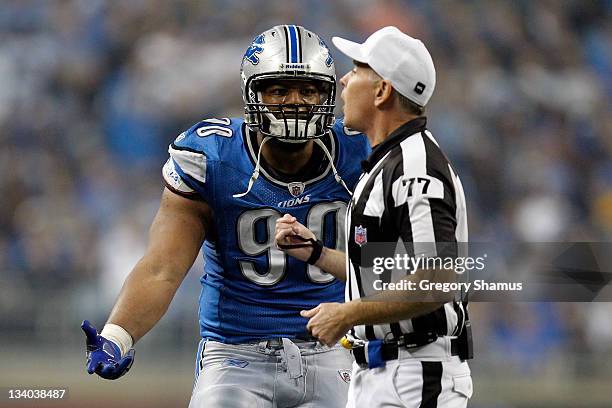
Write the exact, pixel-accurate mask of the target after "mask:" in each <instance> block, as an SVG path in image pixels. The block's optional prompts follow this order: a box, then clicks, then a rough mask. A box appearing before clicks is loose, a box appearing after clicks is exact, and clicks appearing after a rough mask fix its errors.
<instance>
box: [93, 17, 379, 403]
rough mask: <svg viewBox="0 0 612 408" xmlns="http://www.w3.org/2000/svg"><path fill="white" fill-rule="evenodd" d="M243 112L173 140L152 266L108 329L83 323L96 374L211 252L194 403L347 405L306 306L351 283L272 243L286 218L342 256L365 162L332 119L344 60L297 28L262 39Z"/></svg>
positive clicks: (337, 357) (334, 363)
mask: <svg viewBox="0 0 612 408" xmlns="http://www.w3.org/2000/svg"><path fill="white" fill-rule="evenodd" d="M241 77H242V94H243V99H244V103H245V118H244V120H243V119H237V118H216V119H207V120H203V121H201V122H199V123H198V124H196V125H194V126H192V127H191V128H190V129H189V130H187V131H185V132H183V133H181V134H180V135H179V136H178V137H177V138H176V140H175V141H174V142H173V143H172V144H171V145H170V147H169V149H168V151H169V153H170V158H169V160H168V161H167V162H166V164H165V165H164V167H163V176H164V180H165V183H166V188H165V190H164V192H163V195H162V200H161V205H160V209H159V211H158V213H157V215H156V217H155V220H154V221H153V224H152V226H151V231H150V242H149V246H148V249H147V251H146V253H145V255H144V256H143V258H142V259H141V260H140V261H139V262H138V264H137V265H136V266H135V268H134V269H133V271H132V272H131V274H130V275H129V276H128V278H127V279H126V282H125V284H124V286H123V289H122V291H121V293H120V295H119V298H118V300H117V302H116V304H115V306H114V308H113V310H112V312H111V314H110V317H109V319H108V322H107V324H106V325H105V326H104V329H103V330H102V332H101V333H98V332H97V330H96V329H95V328H94V327H93V326H92V325H91V324H90V323H89V322H87V321H84V322H83V330H84V331H85V333H86V335H87V350H88V353H87V358H88V359H87V370H88V372H89V373H94V372H95V373H97V374H98V375H100V376H101V377H104V378H108V379H115V378H118V377H120V376H121V375H123V374H124V373H125V372H127V371H128V370H129V368H130V366H131V365H132V362H133V359H134V351H133V348H132V346H133V343H135V342H136V341H138V339H140V338H141V337H142V336H143V335H144V334H145V333H147V332H148V331H149V330H150V329H151V328H152V327H153V326H154V325H155V324H156V323H157V321H158V320H159V319H160V318H161V317H162V315H163V314H164V313H165V311H166V310H167V308H168V305H169V304H170V301H171V300H172V298H173V296H174V294H175V292H176V290H177V288H178V287H179V285H180V283H181V282H182V280H183V278H184V277H185V274H186V273H187V271H188V270H189V268H190V267H191V265H192V264H193V262H194V259H195V257H196V256H197V255H198V252H199V251H200V248H202V251H203V255H204V259H205V266H204V274H203V276H202V278H201V284H202V292H201V297H200V307H199V314H200V334H201V337H202V340H201V341H200V344H199V347H198V351H197V357H196V358H197V360H196V370H195V376H196V382H195V386H194V390H193V394H192V397H191V403H190V406H191V407H203V406H206V407H232V408H236V407H255V406H257V407H268V406H269V407H272V406H293V407H299V406H316V407H344V406H345V404H346V398H347V391H348V382H349V379H350V377H349V373H350V369H351V363H352V359H351V357H350V354H348V352H347V351H346V350H345V349H343V348H342V347H339V346H335V347H327V346H324V345H322V344H321V343H319V342H317V341H316V339H314V338H312V337H311V336H310V335H309V333H308V331H307V330H306V319H305V318H303V317H301V316H300V311H301V310H307V309H311V308H313V307H315V306H316V305H318V304H320V303H322V302H341V301H342V299H343V298H344V283H343V282H341V281H338V280H337V279H336V278H335V277H334V276H332V275H330V274H328V273H326V272H325V271H322V270H320V269H319V268H317V267H316V266H314V265H313V264H314V261H313V262H311V264H309V263H307V262H302V261H299V260H297V259H295V258H293V257H289V256H287V255H285V254H284V253H283V252H282V251H281V250H279V249H278V248H276V247H275V245H274V235H275V234H274V229H275V223H276V220H277V219H278V218H279V217H281V215H282V214H285V213H289V214H291V215H292V216H294V217H295V218H296V219H297V220H299V221H300V223H302V224H304V225H306V226H308V227H309V228H310V229H311V230H312V231H314V233H315V235H316V237H317V238H318V240H319V242H314V240H313V242H305V243H304V244H303V245H313V247H314V246H315V245H316V246H317V247H322V244H323V245H325V246H331V247H332V248H337V249H340V250H344V248H345V242H344V234H343V230H344V224H345V210H346V207H347V202H348V201H349V199H350V194H351V193H350V191H349V190H350V189H351V188H352V187H353V186H354V185H355V184H356V182H357V179H358V176H359V174H360V172H361V170H360V163H361V160H362V159H365V158H366V157H367V156H368V154H369V150H370V149H369V146H368V142H367V139H366V138H365V136H363V135H349V134H347V132H348V131H347V130H346V129H345V128H343V126H342V123H341V122H340V121H338V120H336V119H335V117H334V107H335V96H336V75H335V67H334V60H333V58H332V56H331V55H330V52H329V49H328V48H327V46H326V45H325V43H324V42H323V40H322V39H321V38H320V37H319V36H318V35H317V34H315V33H313V32H311V31H308V30H306V29H304V28H303V27H299V26H294V25H284V26H276V27H273V28H272V29H270V30H267V31H265V32H264V33H262V34H261V35H259V36H257V37H256V38H255V40H254V41H253V43H252V44H251V45H250V47H249V48H248V49H247V51H246V53H245V55H244V58H243V61H242V68H241Z"/></svg>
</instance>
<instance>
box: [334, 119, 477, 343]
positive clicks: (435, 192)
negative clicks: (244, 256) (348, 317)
mask: <svg viewBox="0 0 612 408" xmlns="http://www.w3.org/2000/svg"><path fill="white" fill-rule="evenodd" d="M426 123H427V120H426V118H425V117H419V118H416V119H414V120H411V121H409V122H407V123H405V124H404V125H402V126H401V127H400V128H399V129H397V130H396V131H394V132H393V133H392V134H391V135H389V137H388V138H387V139H386V140H385V141H384V142H383V143H381V144H380V145H378V146H377V147H376V148H375V149H374V151H373V152H372V154H371V155H370V157H369V158H368V160H366V161H364V162H363V163H362V164H363V168H364V172H363V174H362V176H361V179H360V180H359V182H358V183H357V186H356V188H355V193H354V195H353V199H352V201H351V204H350V206H349V209H348V215H347V220H350V222H348V223H347V231H346V233H347V240H346V242H347V249H348V250H347V264H348V276H347V285H346V293H345V295H346V301H347V302H348V301H350V300H353V299H358V298H361V297H365V296H369V295H371V294H373V293H376V290H375V289H374V287H373V285H372V282H373V281H374V280H375V279H381V278H382V279H383V280H385V281H387V282H397V281H398V280H399V279H401V278H402V277H403V275H405V271H404V272H403V273H402V271H401V270H394V271H391V272H389V273H388V274H387V276H385V275H384V274H383V275H376V274H374V272H373V271H372V262H371V261H372V260H371V258H370V259H369V260H367V259H365V257H364V256H363V254H364V253H365V252H366V251H365V250H366V248H367V246H368V245H370V244H372V243H383V242H384V243H400V244H402V246H401V247H402V248H410V249H408V250H407V251H408V253H409V255H411V256H414V255H423V256H429V257H434V256H446V255H451V256H457V255H462V256H463V255H465V254H463V253H461V252H462V249H461V248H463V247H464V246H463V245H459V246H458V245H456V243H467V241H468V229H467V216H466V205H465V196H464V193H463V187H462V186H461V181H460V180H459V177H458V176H457V174H456V173H455V171H454V170H453V168H452V167H451V165H450V163H449V161H448V159H447V158H446V156H445V155H444V153H443V152H442V151H441V150H440V146H439V145H438V143H437V142H436V140H435V139H434V137H433V135H432V134H431V132H429V130H427V129H426ZM441 243H445V244H446V245H444V246H441ZM448 243H451V245H450V248H451V249H450V253H448V251H449V245H448ZM385 245H387V244H385ZM394 247H395V245H393V244H392V245H387V246H386V248H390V254H389V256H393V255H394V253H395V248H394ZM441 248H443V249H441ZM441 251H445V252H446V253H445V254H442V253H440V252H441ZM410 252H411V253H410ZM458 252H459V253H458ZM464 316H465V313H464V310H463V306H462V304H461V302H460V301H455V302H449V303H447V304H445V305H443V306H442V307H440V308H439V309H438V310H436V311H434V312H432V313H429V314H427V315H424V316H420V317H417V318H414V319H408V320H403V321H400V322H396V323H390V324H378V325H374V326H371V325H361V326H356V327H355V328H353V330H352V335H353V336H355V337H356V338H359V339H362V340H374V339H384V338H389V337H390V336H393V337H396V338H397V337H399V336H400V335H401V334H402V333H409V332H431V331H435V332H436V333H437V334H438V335H440V336H444V335H449V336H452V335H457V334H458V333H459V332H460V330H461V329H462V327H463V324H464V320H465V317H464Z"/></svg>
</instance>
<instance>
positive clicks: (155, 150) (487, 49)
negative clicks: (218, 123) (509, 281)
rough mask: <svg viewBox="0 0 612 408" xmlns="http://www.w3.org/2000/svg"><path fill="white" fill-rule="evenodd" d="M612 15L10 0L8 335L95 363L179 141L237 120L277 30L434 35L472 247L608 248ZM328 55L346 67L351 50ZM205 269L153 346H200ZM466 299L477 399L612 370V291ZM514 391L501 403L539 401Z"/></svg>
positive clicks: (0, 193) (534, 7)
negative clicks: (251, 76) (253, 62)
mask: <svg viewBox="0 0 612 408" xmlns="http://www.w3.org/2000/svg"><path fill="white" fill-rule="evenodd" d="M611 13H612V1H610V0H599V1H598V0H591V1H580V0H561V1H557V0H541V1H530V0H514V1H509V0H508V1H502V0H499V1H485V0H483V1H465V2H464V1H461V2H460V1H430V0H411V1H393V0H390V1H384V0H380V1H378V0H339V1H325V0H303V1H295V2H293V1H265V0H251V1H238V0H222V1H221V0H201V1H198V0H180V1H166V0H130V1H102V0H56V1H46V0H38V1H35V0H2V1H0V337H1V338H2V340H0V344H2V348H5V350H7V347H10V346H16V345H20V346H22V345H26V346H27V345H34V346H37V347H43V348H44V347H45V346H46V347H59V348H60V349H62V347H63V348H64V349H65V348H72V347H73V345H75V346H74V347H75V349H76V350H78V351H74V350H71V351H72V353H73V354H75V355H76V356H77V357H78V358H79V359H80V358H81V357H82V347H81V344H80V342H81V341H82V339H81V338H80V336H81V333H80V331H79V329H78V325H79V323H80V320H81V319H83V318H90V319H91V320H92V321H94V322H96V323H97V324H99V325H101V324H103V322H104V320H105V318H106V316H107V315H108V312H109V311H110V307H111V306H112V303H113V300H114V298H115V297H116V295H117V293H118V290H119V288H120V286H121V284H122V282H123V279H124V277H125V276H126V274H127V273H128V272H129V271H130V269H131V267H132V266H133V265H134V264H135V262H136V261H137V259H138V258H139V256H140V255H141V254H142V253H143V251H144V248H145V245H146V239H147V229H148V225H149V224H150V222H151V220H152V217H153V215H154V214H155V211H156V210H157V206H158V202H159V198H160V194H161V191H162V188H163V185H162V178H161V166H162V165H163V163H164V162H165V160H166V156H167V153H166V149H167V145H168V144H169V143H170V142H171V141H172V140H173V139H174V138H175V137H176V135H178V134H179V133H180V132H181V131H182V130H184V129H186V128H188V127H189V126H190V125H191V124H193V123H194V122H197V121H198V120H200V119H203V118H206V117H226V116H240V115H241V114H242V109H243V108H242V98H241V95H240V77H239V68H240V62H241V58H242V55H243V53H244V51H245V50H246V48H247V47H248V45H249V44H250V42H251V40H252V39H253V37H255V35H257V34H258V33H260V32H261V31H264V30H265V29H267V28H269V27H271V26H273V25H276V24H283V23H295V24H300V25H303V26H305V27H307V28H309V29H310V30H313V31H315V32H317V33H318V34H320V35H321V36H322V37H323V38H324V39H325V40H326V41H327V43H328V44H329V45H330V46H331V41H330V40H331V37H332V36H333V35H340V36H343V37H345V38H349V39H354V40H359V41H362V40H364V39H365V38H366V37H367V35H369V34H370V33H371V32H373V31H375V30H376V29H378V28H380V27H382V26H385V25H395V26H397V27H399V28H400V29H402V30H403V31H405V32H407V33H409V34H411V35H413V36H415V37H417V38H420V39H422V40H423V41H424V42H425V44H426V45H427V46H428V48H429V50H430V52H431V54H432V56H433V59H434V61H435V64H436V69H437V78H438V82H437V87H436V92H435V93H434V96H433V98H432V100H431V102H430V105H429V106H428V109H427V116H428V117H429V127H430V128H431V130H432V132H433V133H434V134H435V135H436V137H437V139H438V140H439V142H440V143H441V144H442V145H443V146H444V148H445V151H446V152H447V154H448V156H449V157H450V158H451V160H452V161H453V162H454V164H455V166H456V167H457V168H458V171H459V174H460V175H461V177H462V180H463V184H464V187H465V189H466V195H467V198H468V206H469V222H470V238H471V239H472V240H476V241H483V242H486V241H513V240H516V241H530V242H559V241H561V242H562V241H611V240H612V161H611V160H610V158H611V153H612V115H610V106H611V104H610V102H611V99H612V19H611V18H610V16H611ZM331 51H332V54H333V55H334V56H335V57H336V67H337V70H338V74H339V77H340V76H341V75H342V74H343V73H344V72H346V71H347V70H348V69H350V67H351V63H350V61H348V59H346V58H344V57H343V56H341V55H339V53H338V52H336V51H335V49H334V48H333V47H331ZM340 104H341V102H340V101H339V105H340ZM338 112H339V113H340V112H341V110H340V109H339V110H338ZM194 269H195V270H194V271H192V273H191V274H190V275H189V277H188V278H187V280H186V282H185V283H184V285H183V287H182V288H181V289H180V292H179V294H178V296H177V298H176V299H175V301H174V303H173V306H172V308H171V310H170V313H169V315H167V316H166V317H165V318H164V320H163V321H162V323H161V326H160V329H157V330H155V331H154V332H153V333H152V334H151V335H150V336H149V337H150V338H151V339H148V338H146V339H145V341H144V342H145V344H147V343H146V342H147V341H148V342H149V343H150V347H151V348H152V349H155V350H174V351H177V350H178V351H179V352H181V353H183V354H185V355H187V356H188V358H190V357H191V355H193V353H195V347H196V342H197V315H196V313H197V310H196V307H197V296H198V277H199V275H200V274H201V265H197V266H196V267H195V268H194ZM472 309H473V315H474V321H475V322H474V329H475V340H476V343H477V360H475V361H474V363H473V365H472V366H473V370H474V378H475V382H476V392H477V394H476V398H475V406H479V405H478V398H481V399H482V398H484V397H483V395H484V396H486V395H488V394H487V393H491V392H492V391H491V390H495V389H496V388H494V386H495V384H493V385H491V386H490V387H479V380H482V381H481V384H482V383H483V382H486V381H491V377H492V376H494V375H502V374H503V375H506V376H507V377H508V378H515V379H516V378H520V379H524V380H526V381H527V382H528V383H532V384H533V383H536V384H540V383H542V382H546V381H548V382H549V383H547V384H549V386H550V387H552V388H550V389H552V390H553V391H552V392H553V393H554V392H555V391H554V390H558V389H559V388H558V387H559V386H561V387H565V385H566V384H568V383H569V384H577V383H580V382H581V381H582V382H586V383H590V384H592V383H593V382H597V381H600V380H602V379H603V380H606V379H607V380H608V381H607V382H608V383H609V380H610V378H612V375H611V373H610V371H609V368H607V367H609V366H610V362H611V361H612V358H611V354H612V321H611V320H612V319H611V316H612V307H611V306H610V304H607V303H592V304H587V303H584V304H577V303H557V304H545V303H542V304H537V303H525V304H486V305H484V304H473V305H472ZM138 363H139V362H138V359H137V361H136V364H137V365H138ZM79 369H81V368H80V366H79ZM183 371H186V372H185V373H183V374H184V375H185V376H187V377H188V376H189V375H191V371H190V367H186V368H185V370H183ZM79 375H80V373H79ZM83 375H85V374H84V371H83ZM161 375H162V373H160V376H161ZM0 379H2V381H1V382H2V383H10V381H9V380H10V375H9V373H8V372H7V371H4V370H3V369H2V368H0ZM487 384H489V383H487ZM505 384H507V383H505ZM550 384H552V385H550ZM498 385H499V384H498ZM555 386H556V387H557V388H555ZM187 389H188V387H187ZM500 389H501V390H506V391H508V388H507V387H505V386H503V384H502V385H501V388H500ZM550 389H549V391H550ZM608 392H609V391H608ZM515 394H516V395H515ZM518 394H520V393H514V394H513V395H515V396H516V399H514V400H512V401H510V399H509V400H508V401H506V402H504V400H503V398H502V399H500V398H498V402H499V404H500V405H496V406H535V405H533V403H532V404H531V405H530V404H529V403H528V402H521V401H522V400H521V395H518ZM498 395H500V394H498ZM591 396H592V395H591ZM185 397H186V398H188V395H187V396H185ZM523 397H524V400H525V401H529V400H528V399H527V398H529V397H530V395H523ZM592 397H593V396H592ZM597 397H598V396H597V395H595V396H594V397H593V398H595V400H597ZM485 399H486V398H485ZM509 401H510V402H509ZM588 401H589V400H586V402H585V404H586V405H581V406H595V405H588V404H589V402H588ZM607 401H608V402H610V403H612V397H609V399H607ZM483 404H484V403H483ZM513 404H514V405H513ZM593 404H595V402H593ZM0 405H1V403H0ZM482 406H491V405H487V404H484V405H482ZM542 406H546V405H545V404H544V405H542ZM555 406H563V405H555ZM573 406H578V405H573ZM601 406H610V405H606V404H603V405H601Z"/></svg>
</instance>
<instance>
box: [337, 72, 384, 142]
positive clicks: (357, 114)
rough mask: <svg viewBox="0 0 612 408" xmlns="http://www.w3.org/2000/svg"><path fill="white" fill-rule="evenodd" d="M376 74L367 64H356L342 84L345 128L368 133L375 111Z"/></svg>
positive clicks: (345, 76)
mask: <svg viewBox="0 0 612 408" xmlns="http://www.w3.org/2000/svg"><path fill="white" fill-rule="evenodd" d="M376 77H377V75H376V73H375V72H374V71H373V70H372V68H370V67H369V66H367V65H365V64H361V63H358V62H356V63H355V66H354V67H353V69H352V70H350V71H349V72H347V73H346V75H344V76H343V77H342V78H341V79H340V83H341V84H342V85H343V86H344V89H342V94H341V95H340V98H341V99H342V101H343V102H344V105H343V107H342V109H343V111H344V126H346V127H348V128H351V129H354V130H358V131H360V132H363V133H366V134H367V130H368V126H369V124H370V123H371V121H370V119H371V117H372V116H371V115H372V113H373V111H374V96H375V91H376V83H377V81H376Z"/></svg>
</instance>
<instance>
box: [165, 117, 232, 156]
mask: <svg viewBox="0 0 612 408" xmlns="http://www.w3.org/2000/svg"><path fill="white" fill-rule="evenodd" d="M242 122H243V120H242V119H237V118H211V119H205V120H202V121H200V122H198V123H196V124H195V125H193V126H192V127H190V128H189V129H188V130H186V131H185V132H183V133H181V134H180V135H178V137H177V138H176V139H175V140H174V142H173V143H172V145H171V146H170V147H171V148H173V149H175V150H188V151H191V152H193V153H200V154H204V155H205V156H206V158H207V159H208V160H218V159H219V153H218V151H219V146H220V145H221V144H223V143H224V142H226V141H228V140H229V139H233V138H235V137H237V136H238V135H240V132H241V126H242Z"/></svg>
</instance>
